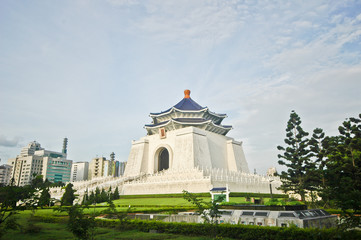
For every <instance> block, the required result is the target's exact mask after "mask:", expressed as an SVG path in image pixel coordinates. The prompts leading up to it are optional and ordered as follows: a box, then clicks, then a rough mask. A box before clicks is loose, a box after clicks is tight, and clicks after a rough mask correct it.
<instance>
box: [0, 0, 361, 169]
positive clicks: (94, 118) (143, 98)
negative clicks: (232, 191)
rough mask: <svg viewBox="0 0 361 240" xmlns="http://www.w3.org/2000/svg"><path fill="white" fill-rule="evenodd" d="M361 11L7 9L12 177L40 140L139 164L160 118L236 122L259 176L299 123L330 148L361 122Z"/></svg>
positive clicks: (5, 120) (294, 6) (1, 122)
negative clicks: (293, 120)
mask: <svg viewBox="0 0 361 240" xmlns="http://www.w3.org/2000/svg"><path fill="white" fill-rule="evenodd" d="M360 35H361V2H360V1H346V0H345V1H339V0H335V1H321V0H318V1H314V0H311V1H285V0H279V1H271V0H270V1H254V0H251V1H236V0H235V1H228V0H227V1H221V0H220V1H201V0H197V1H194V0H190V1H186V0H178V1H165V0H163V1H137V0H134V1H133V0H108V1H85V0H84V1H83V0H70V1H45V0H44V1H37V0H34V1H12V0H2V1H0V158H1V164H3V163H5V162H6V161H7V159H8V158H10V157H15V156H16V155H17V154H19V152H20V149H21V147H23V146H24V145H26V144H27V143H29V142H30V141H33V140H36V141H38V142H40V143H41V145H42V146H43V147H45V148H46V149H49V150H57V151H60V150H61V145H62V139H63V138H64V137H68V138H69V147H68V152H69V154H68V156H69V158H70V159H72V160H74V161H90V160H91V159H92V158H93V157H95V156H102V155H103V156H107V157H108V156H109V154H110V153H111V152H113V151H114V152H115V154H116V158H117V159H118V160H121V161H126V160H127V157H128V154H129V149H130V146H131V141H132V140H133V139H139V138H140V137H142V136H144V135H145V134H146V131H145V130H144V129H143V126H144V124H147V123H150V122H151V119H150V118H149V116H148V114H149V113H150V112H158V111H162V110H166V109H167V108H169V107H170V106H172V105H174V104H176V103H177V102H178V101H180V100H181V99H182V98H183V90H184V89H187V88H188V89H190V90H191V91H192V94H191V97H192V98H193V99H194V100H195V101H197V102H198V103H199V104H200V105H202V106H208V107H209V108H210V109H211V110H212V111H214V112H219V113H227V114H228V118H227V119H225V121H224V124H229V125H233V127H234V129H233V130H232V131H230V132H229V134H228V136H230V137H233V138H235V139H237V140H240V141H243V143H244V149H245V154H246V158H247V160H248V163H249V166H250V169H251V171H253V169H254V168H256V169H257V172H258V173H264V172H265V171H266V169H267V168H268V167H270V166H276V167H277V168H279V169H280V167H279V166H277V154H278V151H277V149H276V146H277V145H280V144H281V145H282V144H283V139H284V136H285V128H286V123H287V120H288V119H289V114H290V112H291V110H295V111H296V112H297V113H298V114H299V115H300V117H301V119H302V121H303V123H302V124H303V127H304V129H305V130H307V131H309V132H312V130H313V129H314V128H316V127H320V128H323V129H324V130H325V132H326V134H328V135H335V134H337V127H338V126H339V125H340V124H341V123H342V121H343V120H344V119H345V118H347V117H352V116H356V115H358V114H359V113H360V112H361V94H360V93H361V90H360V89H361V63H360V62H361V61H360V60H361V39H360Z"/></svg>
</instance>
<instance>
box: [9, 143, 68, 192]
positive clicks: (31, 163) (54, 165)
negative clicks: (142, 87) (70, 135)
mask: <svg viewBox="0 0 361 240" xmlns="http://www.w3.org/2000/svg"><path fill="white" fill-rule="evenodd" d="M67 141H68V140H67V139H66V138H65V139H64V145H63V150H62V152H55V151H49V150H45V149H44V148H42V147H41V145H40V143H37V142H35V141H34V142H31V143H29V144H28V145H27V146H26V147H24V148H23V149H22V150H21V152H20V155H18V156H17V157H16V158H10V159H9V160H8V164H9V165H11V166H12V167H13V169H12V171H11V176H10V178H11V179H13V181H14V184H15V185H17V186H24V185H27V184H30V183H31V180H32V179H33V178H34V177H35V176H36V175H42V176H43V178H44V180H45V179H48V180H49V181H51V182H60V181H61V182H64V183H65V182H69V181H70V171H71V165H72V162H73V161H72V160H67V159H66V158H67V153H66V152H67V150H66V146H67Z"/></svg>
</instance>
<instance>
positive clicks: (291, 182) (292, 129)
mask: <svg viewBox="0 0 361 240" xmlns="http://www.w3.org/2000/svg"><path fill="white" fill-rule="evenodd" d="M308 135H309V134H308V133H307V132H305V131H304V130H303V129H302V127H301V118H300V117H299V116H298V115H297V113H296V112H295V111H292V112H291V114H290V119H289V120H288V123H287V128H286V139H285V140H284V141H285V143H286V144H287V146H286V147H282V146H278V147H277V148H278V150H280V151H282V152H283V153H282V154H279V155H278V158H279V159H280V160H279V161H278V163H279V164H280V165H284V166H286V167H287V168H288V169H287V172H285V171H282V172H281V174H280V177H281V180H282V185H281V187H280V189H281V190H283V191H284V192H294V193H296V194H299V195H300V196H301V200H302V201H304V200H305V195H306V192H307V191H306V190H307V189H308V187H309V182H308V180H307V167H308V166H309V161H310V150H309V148H308V142H309V140H308V139H307V136H308Z"/></svg>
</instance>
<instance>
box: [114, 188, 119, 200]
mask: <svg viewBox="0 0 361 240" xmlns="http://www.w3.org/2000/svg"><path fill="white" fill-rule="evenodd" d="M119 198H120V195H119V190H118V186H117V187H116V188H115V190H114V193H113V200H117V199H119Z"/></svg>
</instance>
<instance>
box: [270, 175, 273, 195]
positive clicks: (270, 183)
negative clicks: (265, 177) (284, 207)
mask: <svg viewBox="0 0 361 240" xmlns="http://www.w3.org/2000/svg"><path fill="white" fill-rule="evenodd" d="M272 182H273V180H272V179H271V180H269V191H270V193H271V199H273V195H272Z"/></svg>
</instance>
